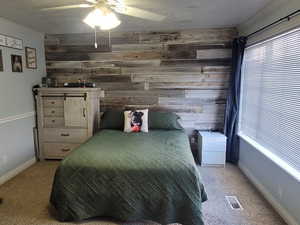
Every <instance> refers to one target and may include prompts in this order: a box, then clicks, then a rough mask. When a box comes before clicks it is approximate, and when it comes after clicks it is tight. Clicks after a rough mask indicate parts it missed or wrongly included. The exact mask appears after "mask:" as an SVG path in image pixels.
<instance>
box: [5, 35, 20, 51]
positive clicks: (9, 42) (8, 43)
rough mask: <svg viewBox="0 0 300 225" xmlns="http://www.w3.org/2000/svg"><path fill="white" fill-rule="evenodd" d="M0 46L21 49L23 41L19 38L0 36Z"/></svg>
mask: <svg viewBox="0 0 300 225" xmlns="http://www.w3.org/2000/svg"><path fill="white" fill-rule="evenodd" d="M0 45H1V46H4V47H8V48H14V49H19V50H22V49H23V41H22V40H21V39H19V38H15V37H11V36H7V35H4V34H0Z"/></svg>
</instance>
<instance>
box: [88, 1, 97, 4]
mask: <svg viewBox="0 0 300 225" xmlns="http://www.w3.org/2000/svg"><path fill="white" fill-rule="evenodd" d="M85 1H86V2H89V3H92V4H97V3H98V1H97V0H85Z"/></svg>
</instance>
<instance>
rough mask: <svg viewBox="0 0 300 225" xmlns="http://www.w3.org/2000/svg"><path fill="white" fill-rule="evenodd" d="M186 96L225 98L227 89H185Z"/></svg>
mask: <svg viewBox="0 0 300 225" xmlns="http://www.w3.org/2000/svg"><path fill="white" fill-rule="evenodd" d="M184 92H185V97H186V98H204V99H224V100H225V99H226V97H227V90H185V91H184Z"/></svg>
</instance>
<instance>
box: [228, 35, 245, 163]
mask: <svg viewBox="0 0 300 225" xmlns="http://www.w3.org/2000/svg"><path fill="white" fill-rule="evenodd" d="M246 42H247V38H246V37H239V38H236V39H234V41H233V43H232V72H231V77H230V84H229V89H228V96H227V102H226V112H225V124H224V125H225V126H224V133H225V135H226V136H227V147H226V160H227V161H228V162H231V163H234V164H237V163H238V161H239V144H238V136H237V127H238V115H239V101H240V89H241V69H242V63H243V58H244V51H245V46H246Z"/></svg>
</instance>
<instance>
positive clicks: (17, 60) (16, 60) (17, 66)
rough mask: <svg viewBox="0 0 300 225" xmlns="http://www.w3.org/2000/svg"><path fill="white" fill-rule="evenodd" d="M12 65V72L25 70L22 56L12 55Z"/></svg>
mask: <svg viewBox="0 0 300 225" xmlns="http://www.w3.org/2000/svg"><path fill="white" fill-rule="evenodd" d="M11 66H12V72H16V73H22V72H23V65H22V56H21V55H11Z"/></svg>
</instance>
